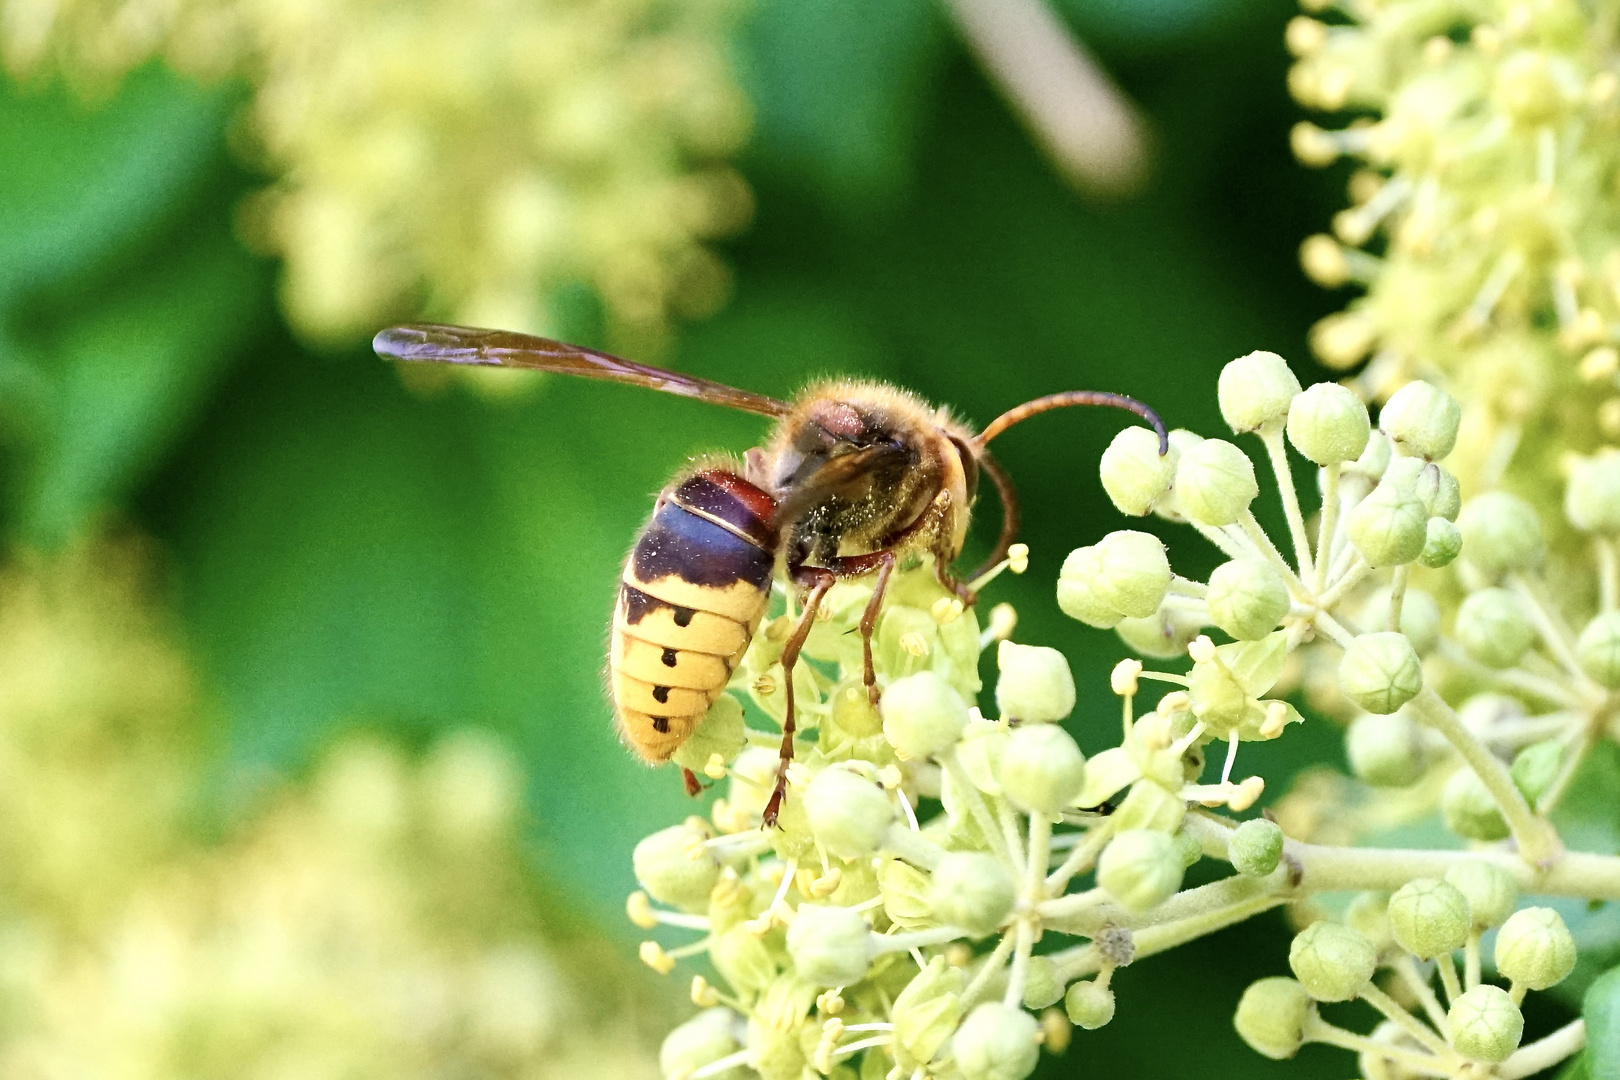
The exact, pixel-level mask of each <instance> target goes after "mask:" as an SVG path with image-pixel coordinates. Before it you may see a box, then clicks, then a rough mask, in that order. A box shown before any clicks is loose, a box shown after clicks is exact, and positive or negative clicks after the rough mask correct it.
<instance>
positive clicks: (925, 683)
mask: <svg viewBox="0 0 1620 1080" xmlns="http://www.w3.org/2000/svg"><path fill="white" fill-rule="evenodd" d="M881 708H882V712H883V734H884V736H885V737H886V738H887V739H888V740H889V743H890V744H891V745H892V746H893V747H894V748H895V750H896V751H897V752H898V753H900V754H901V755H903V756H905V757H908V758H926V757H932V756H933V755H935V754H938V753H941V752H943V751H945V750H947V749H949V748H950V747H951V746H952V745H954V744H955V742H956V740H957V739H959V738H961V736H962V729H963V728H965V727H967V722H968V707H967V702H965V701H963V700H962V695H961V694H959V693H957V692H956V690H955V688H954V687H952V686H951V684H950V683H948V682H946V681H945V680H944V678H943V677H941V676H940V675H938V674H936V673H934V672H932V671H919V672H917V674H915V675H907V676H906V677H904V678H901V679H896V680H895V681H894V682H892V683H890V684H889V686H888V688H887V689H885V690H884V691H883V702H882V706H881Z"/></svg>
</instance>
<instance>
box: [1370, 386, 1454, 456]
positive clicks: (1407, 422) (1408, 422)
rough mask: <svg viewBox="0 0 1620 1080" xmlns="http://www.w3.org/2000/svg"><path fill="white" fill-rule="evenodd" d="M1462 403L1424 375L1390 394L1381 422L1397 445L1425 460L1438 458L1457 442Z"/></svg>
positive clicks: (1380, 416)
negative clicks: (1430, 382) (1432, 383)
mask: <svg viewBox="0 0 1620 1080" xmlns="http://www.w3.org/2000/svg"><path fill="white" fill-rule="evenodd" d="M1461 423H1462V406H1460V405H1458V404H1457V399H1456V398H1454V397H1452V396H1451V395H1450V394H1448V393H1446V392H1445V391H1444V390H1441V389H1440V388H1439V387H1437V386H1433V385H1431V384H1429V383H1426V382H1424V381H1422V380H1421V379H1419V380H1415V381H1413V382H1409V383H1407V384H1406V385H1405V386H1403V387H1401V388H1400V389H1399V390H1397V391H1395V393H1393V394H1391V395H1390V398H1389V400H1388V401H1387V402H1385V403H1384V407H1383V409H1382V410H1380V411H1379V413H1378V426H1379V427H1380V428H1382V429H1383V430H1384V432H1385V433H1386V434H1388V435H1389V437H1390V440H1391V441H1392V442H1394V444H1395V448H1396V449H1397V450H1400V451H1401V452H1402V453H1404V454H1410V455H1411V456H1413V457H1420V458H1423V459H1424V460H1426V461H1438V460H1440V459H1441V458H1443V457H1445V456H1446V455H1447V454H1449V453H1451V448H1452V447H1453V446H1455V445H1457V428H1458V426H1459V425H1460V424H1461Z"/></svg>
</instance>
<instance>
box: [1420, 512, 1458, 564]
mask: <svg viewBox="0 0 1620 1080" xmlns="http://www.w3.org/2000/svg"><path fill="white" fill-rule="evenodd" d="M1462 545H1463V538H1462V530H1461V529H1459V528H1457V526H1455V525H1453V524H1452V523H1451V522H1449V521H1447V520H1446V519H1445V518H1443V517H1432V518H1430V519H1429V524H1428V525H1427V526H1426V531H1425V532H1424V534H1423V550H1422V551H1421V552H1419V553H1418V562H1420V563H1422V564H1423V565H1424V566H1427V567H1428V568H1429V569H1430V570H1438V569H1440V568H1441V567H1443V566H1450V565H1451V563H1452V560H1454V559H1455V558H1456V557H1457V556H1458V555H1460V554H1462Z"/></svg>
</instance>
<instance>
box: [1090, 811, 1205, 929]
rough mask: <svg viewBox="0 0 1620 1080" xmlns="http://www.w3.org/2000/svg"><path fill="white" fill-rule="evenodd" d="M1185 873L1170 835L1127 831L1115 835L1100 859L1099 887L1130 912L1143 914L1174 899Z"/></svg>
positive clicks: (1098, 868) (1098, 871)
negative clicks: (1171, 898)
mask: <svg viewBox="0 0 1620 1080" xmlns="http://www.w3.org/2000/svg"><path fill="white" fill-rule="evenodd" d="M1185 870H1186V867H1185V866H1184V865H1182V862H1181V856H1180V855H1179V854H1177V852H1176V843H1175V841H1174V840H1172V839H1171V838H1170V837H1169V836H1168V835H1166V834H1165V833H1162V832H1153V831H1152V830H1150V829H1126V830H1124V831H1122V832H1119V833H1116V834H1114V839H1113V840H1111V841H1110V842H1109V844H1108V846H1107V847H1106V848H1104V849H1103V853H1102V857H1101V858H1099V859H1098V860H1097V884H1099V885H1101V886H1102V887H1103V888H1104V889H1106V890H1108V892H1109V894H1110V895H1112V896H1113V898H1114V899H1115V900H1116V901H1118V902H1119V906H1120V907H1122V908H1124V909H1125V910H1126V911H1131V912H1143V911H1147V910H1148V909H1149V908H1153V907H1157V906H1158V905H1159V904H1162V903H1163V902H1164V901H1166V900H1168V899H1169V898H1170V897H1172V896H1174V895H1175V893H1176V890H1177V889H1179V888H1181V875H1182V874H1183V873H1184V872H1185Z"/></svg>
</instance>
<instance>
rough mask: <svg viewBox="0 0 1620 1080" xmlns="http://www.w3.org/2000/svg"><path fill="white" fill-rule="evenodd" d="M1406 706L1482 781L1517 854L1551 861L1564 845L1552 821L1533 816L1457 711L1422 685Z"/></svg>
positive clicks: (1499, 764)
mask: <svg viewBox="0 0 1620 1080" xmlns="http://www.w3.org/2000/svg"><path fill="white" fill-rule="evenodd" d="M1408 709H1409V710H1410V712H1411V715H1412V718H1413V719H1415V720H1417V721H1418V722H1419V723H1421V724H1424V725H1426V726H1428V727H1431V728H1433V729H1434V730H1436V731H1438V732H1439V733H1440V734H1441V735H1442V736H1444V737H1445V740H1446V741H1447V742H1449V743H1450V744H1451V745H1452V746H1453V747H1455V748H1456V750H1457V752H1458V753H1459V754H1461V755H1462V757H1463V760H1464V761H1466V762H1467V763H1468V765H1469V766H1470V767H1471V768H1472V769H1473V770H1474V774H1475V775H1476V776H1478V777H1479V778H1480V780H1481V781H1482V782H1483V783H1484V785H1485V789H1486V790H1487V791H1489V792H1490V793H1491V798H1492V799H1494V800H1495V802H1496V805H1497V808H1498V809H1500V810H1501V811H1502V817H1503V819H1504V820H1506V821H1507V826H1508V829H1509V830H1510V831H1511V832H1512V833H1513V839H1514V841H1515V843H1517V845H1518V848H1519V857H1520V858H1522V859H1524V861H1525V862H1527V863H1530V864H1532V865H1534V866H1541V867H1545V866H1548V865H1550V864H1551V863H1552V862H1554V861H1555V860H1556V859H1557V858H1558V856H1559V853H1560V852H1561V850H1562V847H1563V845H1562V844H1561V843H1560V842H1559V839H1558V834H1557V832H1555V831H1554V830H1553V827H1552V823H1551V822H1549V821H1547V820H1546V819H1545V818H1539V817H1537V816H1536V813H1535V811H1534V810H1532V809H1530V804H1529V803H1527V802H1525V801H1524V795H1523V794H1522V793H1520V791H1519V789H1518V787H1517V786H1516V785H1515V784H1514V783H1513V777H1512V776H1511V775H1510V774H1509V773H1508V767H1507V765H1505V764H1504V763H1503V762H1502V761H1501V759H1499V758H1498V757H1497V756H1496V755H1495V754H1492V753H1491V752H1490V750H1488V749H1487V748H1486V747H1485V744H1484V743H1482V742H1480V741H1479V740H1478V739H1476V738H1475V737H1474V733H1473V732H1471V731H1469V730H1468V728H1466V727H1465V726H1463V723H1462V721H1461V720H1459V719H1457V714H1456V713H1454V712H1452V711H1451V706H1449V705H1447V704H1446V703H1445V702H1444V701H1441V700H1440V695H1438V694H1436V693H1435V692H1434V691H1433V690H1431V689H1429V688H1428V687H1424V688H1423V690H1422V691H1421V692H1419V694H1418V696H1417V697H1415V698H1413V699H1412V701H1411V704H1410V705H1409V706H1408Z"/></svg>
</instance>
